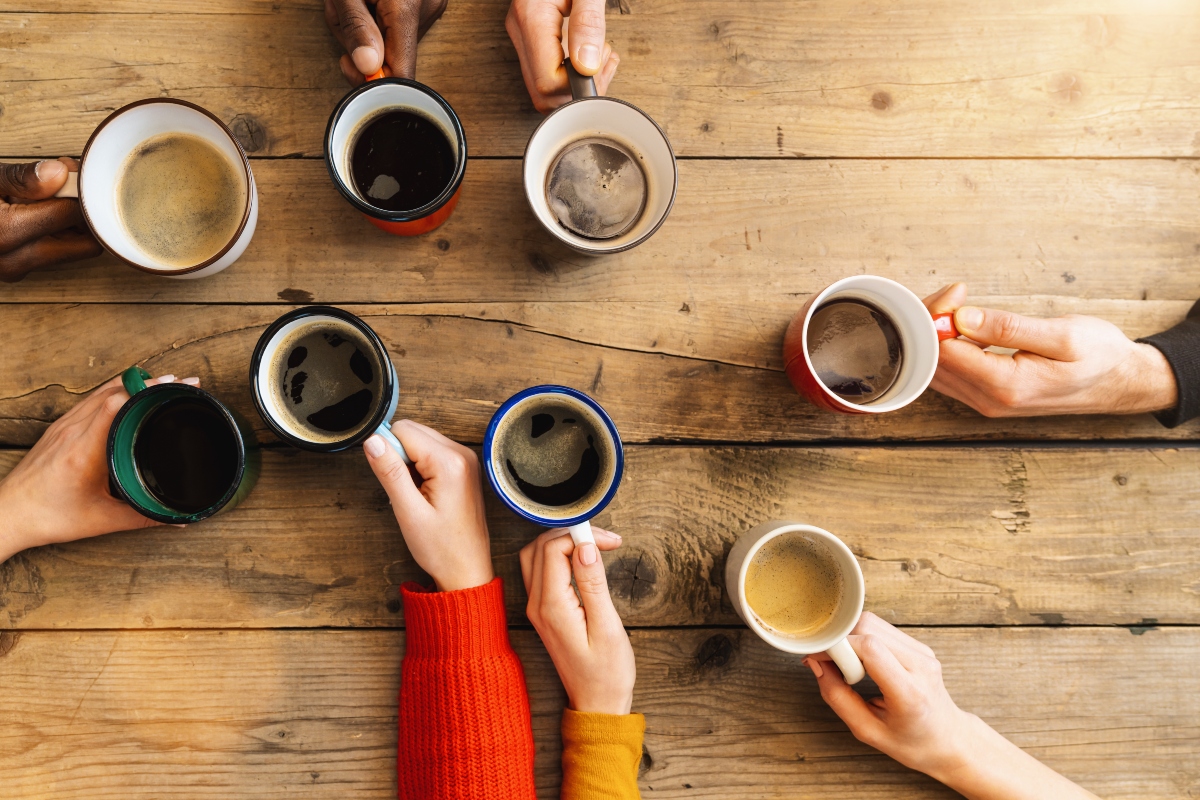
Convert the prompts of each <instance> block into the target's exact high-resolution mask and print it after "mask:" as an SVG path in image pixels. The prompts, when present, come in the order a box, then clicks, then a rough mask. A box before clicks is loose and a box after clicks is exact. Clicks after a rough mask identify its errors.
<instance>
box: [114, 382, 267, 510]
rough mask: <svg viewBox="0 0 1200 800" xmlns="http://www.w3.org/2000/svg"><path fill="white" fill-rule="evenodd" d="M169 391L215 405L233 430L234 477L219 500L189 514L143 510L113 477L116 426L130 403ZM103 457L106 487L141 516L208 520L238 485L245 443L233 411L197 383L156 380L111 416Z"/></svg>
mask: <svg viewBox="0 0 1200 800" xmlns="http://www.w3.org/2000/svg"><path fill="white" fill-rule="evenodd" d="M170 390H175V391H178V392H183V393H184V394H190V395H193V396H195V397H199V398H200V399H202V400H204V401H205V402H206V403H208V405H209V406H211V407H213V408H216V409H217V410H218V411H219V412H220V413H221V417H222V418H223V419H224V420H225V424H226V425H228V426H229V429H230V430H232V431H233V438H234V440H235V441H236V442H237V450H238V467H237V474H236V475H235V476H234V480H233V482H232V483H231V484H230V486H229V489H228V490H226V492H225V494H223V495H222V496H221V499H219V500H218V501H217V502H216V503H214V504H213V505H211V506H209V507H208V508H205V509H202V510H200V511H197V512H195V513H192V514H173V515H172V514H160V513H159V512H157V511H153V510H150V509H147V508H146V507H144V506H143V505H142V504H141V503H139V502H137V501H136V500H135V499H134V498H133V497H132V496H131V495H130V494H129V492H128V491H126V489H125V487H124V486H123V485H122V484H121V481H120V479H119V478H117V464H116V455H117V454H116V443H117V429H118V428H120V427H121V422H122V421H124V419H125V417H126V416H128V415H129V412H130V411H132V410H133V407H134V405H136V404H137V403H138V402H140V401H141V400H143V399H145V398H146V397H148V396H149V395H150V394H153V393H156V392H157V393H159V394H161V393H162V392H164V391H170ZM105 456H106V458H105V461H106V462H107V465H108V478H109V481H108V485H109V487H110V490H111V489H112V488H115V489H116V491H117V494H119V495H120V499H122V500H124V501H125V502H126V503H128V504H129V505H130V507H132V508H133V509H134V510H135V511H137V512H138V513H139V514H141V515H142V516H144V517H149V518H150V519H153V520H156V521H158V522H165V523H167V524H179V523H188V522H200V521H201V520H205V519H208V518H209V517H211V516H213V515H214V514H216V513H217V512H219V511H220V510H221V509H222V508H224V507H225V506H226V505H228V504H229V501H230V500H232V499H233V496H234V495H235V494H237V491H238V489H239V488H241V485H242V478H244V477H245V474H246V464H247V456H246V442H245V439H244V437H243V436H242V431H241V428H240V427H238V424H237V419H236V418H235V417H234V416H233V412H232V411H230V410H229V409H228V408H226V407H225V404H224V403H222V402H221V401H220V400H218V399H217V398H216V397H215V396H213V395H212V394H210V393H209V392H206V391H204V390H203V389H201V388H200V387H199V386H192V385H190V384H187V383H158V384H155V385H154V386H147V387H146V388H145V389H143V390H141V391H140V392H138V393H137V394H135V395H132V396H131V397H130V398H129V399H128V400H126V401H125V404H124V405H122V406H121V409H120V410H119V411H118V412H117V415H116V416H115V417H113V421H112V424H111V425H109V428H108V443H107V444H106V446H105ZM140 479H141V476H140V472H139V480H140ZM143 485H145V484H143ZM147 491H149V490H147ZM163 505H164V506H166V503H163Z"/></svg>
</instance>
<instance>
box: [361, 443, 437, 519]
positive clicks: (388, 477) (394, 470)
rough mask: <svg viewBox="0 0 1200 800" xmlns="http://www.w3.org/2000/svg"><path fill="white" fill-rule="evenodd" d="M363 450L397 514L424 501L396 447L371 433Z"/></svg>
mask: <svg viewBox="0 0 1200 800" xmlns="http://www.w3.org/2000/svg"><path fill="white" fill-rule="evenodd" d="M363 452H364V453H366V454H367V463H368V464H370V465H371V471H372V472H374V473H375V477H376V478H378V479H379V483H380V484H381V485H382V486H383V490H384V491H385V492H387V495H388V499H389V500H391V501H392V508H393V509H395V511H396V513H397V515H399V514H400V512H401V511H403V510H407V509H412V508H414V507H416V505H417V504H418V503H421V504H424V503H426V500H425V496H424V495H422V494H421V490H420V489H418V488H417V485H416V483H414V482H413V477H412V473H411V472H409V471H408V464H405V463H404V459H403V458H401V457H400V454H399V453H397V452H396V449H395V448H394V447H392V446H391V445H389V444H388V443H387V441H386V440H385V439H384V438H383V437H382V436H380V435H379V434H377V433H375V434H372V435H371V437H370V438H369V439H367V440H366V441H365V442H363ZM402 527H403V526H402Z"/></svg>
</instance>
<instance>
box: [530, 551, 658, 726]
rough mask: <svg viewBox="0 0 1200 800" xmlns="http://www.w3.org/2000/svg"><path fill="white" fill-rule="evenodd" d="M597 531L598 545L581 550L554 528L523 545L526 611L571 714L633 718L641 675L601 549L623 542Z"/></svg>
mask: <svg viewBox="0 0 1200 800" xmlns="http://www.w3.org/2000/svg"><path fill="white" fill-rule="evenodd" d="M592 530H593V532H594V534H595V538H596V542H595V544H592V543H590V542H585V543H583V544H579V545H576V544H575V543H574V542H573V541H572V540H571V537H570V536H569V535H568V532H567V530H566V529H565V528H556V529H554V530H549V531H546V532H545V533H543V534H542V535H540V536H539V537H538V538H537V539H535V540H534V541H532V542H530V543H529V544H527V545H525V547H523V548H521V577H522V578H524V580H525V591H526V593H527V594H528V596H529V603H528V604H527V605H526V609H525V612H526V614H527V615H528V616H529V621H530V622H532V623H533V627H534V628H536V629H537V632H538V635H539V636H541V637H542V643H543V644H545V646H546V651H547V652H548V653H549V654H550V658H551V660H553V661H554V667H555V669H557V670H558V676H559V678H560V679H561V680H562V682H563V687H564V688H565V689H566V690H567V697H568V698H569V700H570V703H571V708H572V709H574V710H575V711H582V712H593V713H600V714H628V713H629V712H630V709H631V708H632V707H633V684H634V681H635V679H636V677H637V668H636V666H635V664H634V659H633V646H632V645H631V644H630V643H629V635H628V634H627V633H625V628H624V626H623V625H622V624H621V617H620V616H619V615H618V614H617V609H616V608H615V607H614V606H613V602H612V597H611V596H610V595H609V593H608V579H607V577H606V576H605V574H604V562H603V561H601V560H600V554H599V552H598V550H615V549H616V548H618V547H620V546H621V537H620V536H618V535H616V534H615V533H610V532H608V531H605V530H601V529H599V528H593V529H592ZM572 577H574V579H575V586H574V587H572V585H571V579H572ZM576 589H578V592H579V594H578V595H576Z"/></svg>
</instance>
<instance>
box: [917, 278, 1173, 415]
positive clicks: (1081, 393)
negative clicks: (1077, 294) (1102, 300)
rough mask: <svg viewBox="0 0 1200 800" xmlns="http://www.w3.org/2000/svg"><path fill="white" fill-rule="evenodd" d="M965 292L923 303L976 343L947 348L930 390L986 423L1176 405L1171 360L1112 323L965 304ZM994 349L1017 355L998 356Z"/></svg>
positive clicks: (956, 287) (957, 287)
mask: <svg viewBox="0 0 1200 800" xmlns="http://www.w3.org/2000/svg"><path fill="white" fill-rule="evenodd" d="M966 300H967V287H966V285H965V284H962V283H954V284H951V285H949V286H947V287H945V288H943V289H941V290H940V291H938V292H936V293H935V294H932V295H930V296H929V297H927V298H925V305H926V306H927V307H928V308H929V310H930V311H931V312H932V313H945V312H951V311H952V312H954V321H955V323H956V325H957V327H958V330H959V332H960V333H961V334H962V335H963V336H965V337H968V338H969V339H970V340H972V341H967V340H964V339H953V340H948V341H943V342H942V343H941V353H940V356H939V361H938V370H937V374H936V375H935V376H934V378H933V383H932V384H931V385H932V386H933V388H934V389H936V390H937V391H939V392H941V393H942V394H944V395H947V396H949V397H953V398H954V399H956V400H960V401H962V402H964V403H966V404H967V405H969V406H971V407H972V408H974V409H975V410H976V411H978V412H979V413H981V414H983V415H984V416H987V417H1031V416H1043V415H1050V414H1137V413H1142V412H1148V411H1159V410H1162V409H1166V408H1171V407H1172V406H1174V405H1175V403H1176V400H1177V396H1178V389H1177V387H1176V385H1175V376H1174V373H1173V372H1172V371H1171V366H1170V364H1169V363H1167V360H1166V358H1165V357H1164V356H1163V354H1162V353H1161V352H1159V350H1158V349H1157V348H1155V347H1154V346H1152V345H1149V344H1142V343H1139V342H1134V341H1131V340H1130V339H1129V337H1128V336H1126V335H1125V334H1124V333H1122V332H1121V329H1120V328H1118V327H1117V326H1116V325H1113V324H1112V323H1111V322H1106V321H1105V320H1102V319H1096V318H1095V317H1085V316H1079V315H1076V314H1071V315H1067V316H1064V317H1057V318H1054V319H1039V318H1037V317H1024V316H1021V315H1019V314H1013V313H1010V312H1008V311H997V310H995V309H990V308H976V307H973V306H966V305H964V303H966ZM990 345H995V346H998V347H1004V348H1012V349H1015V350H1017V352H1016V353H1014V354H1013V355H1011V356H1010V355H1003V354H999V353H992V352H988V351H986V350H984V349H983V348H985V347H988V346H990Z"/></svg>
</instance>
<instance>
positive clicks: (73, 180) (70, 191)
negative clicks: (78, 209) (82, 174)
mask: <svg viewBox="0 0 1200 800" xmlns="http://www.w3.org/2000/svg"><path fill="white" fill-rule="evenodd" d="M54 196H55V197H79V173H78V172H68V173H67V182H66V183H64V184H63V187H62V188H61V189H59V190H58V191H57V192H55V193H54Z"/></svg>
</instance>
